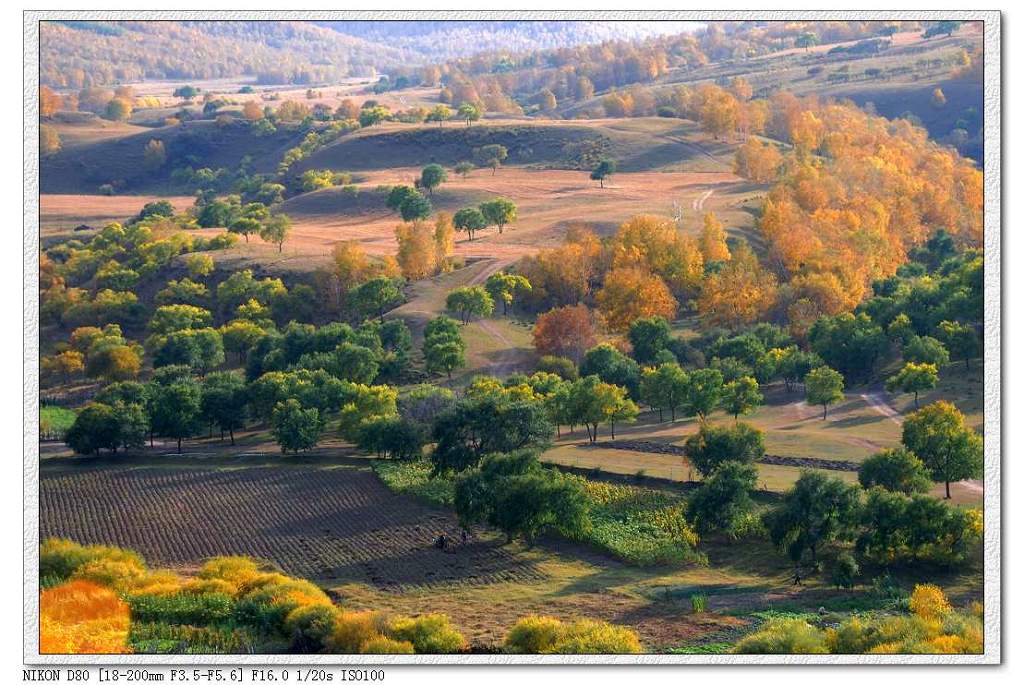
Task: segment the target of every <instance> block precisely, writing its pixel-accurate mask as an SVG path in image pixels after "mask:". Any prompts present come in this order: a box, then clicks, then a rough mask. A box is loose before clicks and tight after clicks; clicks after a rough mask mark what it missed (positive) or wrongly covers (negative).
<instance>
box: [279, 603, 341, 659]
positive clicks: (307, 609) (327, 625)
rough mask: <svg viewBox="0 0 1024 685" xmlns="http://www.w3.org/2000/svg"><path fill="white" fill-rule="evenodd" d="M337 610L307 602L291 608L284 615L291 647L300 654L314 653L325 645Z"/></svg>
mask: <svg viewBox="0 0 1024 685" xmlns="http://www.w3.org/2000/svg"><path fill="white" fill-rule="evenodd" d="M337 618H338V610H337V609H335V608H334V607H329V606H324V605H321V604H307V605H305V606H300V607H297V608H295V609H292V611H291V613H289V614H288V616H287V617H285V620H284V627H285V632H287V633H288V634H289V635H291V640H292V642H291V646H292V649H293V650H294V651H296V652H299V653H300V654H314V653H316V652H319V651H321V650H323V649H324V648H325V647H327V640H328V639H329V638H330V636H331V634H332V633H333V632H334V627H335V621H336V620H337Z"/></svg>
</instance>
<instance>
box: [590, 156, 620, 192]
mask: <svg viewBox="0 0 1024 685" xmlns="http://www.w3.org/2000/svg"><path fill="white" fill-rule="evenodd" d="M615 168H616V165H615V160H614V159H602V160H601V161H600V162H598V163H597V166H596V167H594V170H593V171H591V172H590V180H591V181H600V182H601V187H602V188H604V180H605V179H606V178H608V177H610V176H611V175H612V174H614V173H615Z"/></svg>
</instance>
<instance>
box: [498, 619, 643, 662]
mask: <svg viewBox="0 0 1024 685" xmlns="http://www.w3.org/2000/svg"><path fill="white" fill-rule="evenodd" d="M505 649H506V650H507V651H509V652H511V653H513V654H639V653H641V652H642V651H643V648H642V647H641V646H640V639H639V638H638V637H637V635H636V633H635V632H633V631H632V630H630V629H629V628H625V627H623V626H615V625H612V624H610V623H606V622H604V621H594V620H590V619H582V620H579V621H574V622H573V623H562V622H561V621H559V620H558V619H557V618H552V617H550V616H536V615H531V616H526V617H525V618H521V619H520V620H519V621H518V622H516V624H515V625H514V626H512V629H511V630H510V631H509V632H508V635H506V636H505Z"/></svg>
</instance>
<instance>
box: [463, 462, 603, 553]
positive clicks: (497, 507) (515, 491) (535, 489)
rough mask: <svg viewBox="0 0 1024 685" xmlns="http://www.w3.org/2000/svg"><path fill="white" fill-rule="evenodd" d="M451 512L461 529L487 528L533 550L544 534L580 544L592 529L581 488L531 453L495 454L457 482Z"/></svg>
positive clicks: (587, 506)
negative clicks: (523, 542) (554, 533)
mask: <svg viewBox="0 0 1024 685" xmlns="http://www.w3.org/2000/svg"><path fill="white" fill-rule="evenodd" d="M455 511H456V514H457V515H458V516H459V521H460V523H461V524H462V525H463V526H464V527H468V526H470V525H472V524H474V523H487V524H489V525H491V526H493V527H495V528H497V529H499V530H501V531H502V532H503V533H505V535H506V537H507V539H508V540H509V541H510V542H511V541H512V540H514V539H515V538H517V537H519V536H522V537H523V538H525V539H526V541H527V543H528V544H530V545H532V544H533V542H534V541H535V540H536V539H537V537H538V536H539V535H540V534H541V533H542V532H543V531H544V530H545V529H554V530H558V531H559V533H561V534H562V535H564V536H567V537H569V538H570V539H578V538H579V537H580V536H581V535H582V534H583V533H585V532H586V530H587V529H588V528H589V526H590V520H589V515H588V514H589V504H588V501H587V498H586V494H585V493H584V491H583V489H582V488H581V487H580V486H579V485H578V484H577V483H576V482H575V481H573V480H570V479H569V478H567V477H566V476H563V475H561V474H560V473H558V472H557V471H553V470H548V469H545V468H543V467H542V466H541V465H540V464H539V462H538V461H537V458H536V457H534V456H533V455H532V454H529V453H519V454H511V455H506V454H494V455H491V456H488V457H487V458H486V459H484V461H483V463H481V465H480V468H479V469H475V470H473V471H471V472H469V473H467V474H465V475H463V476H462V477H461V478H460V479H459V480H458V481H457V483H456V488H455Z"/></svg>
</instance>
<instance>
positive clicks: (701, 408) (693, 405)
mask: <svg viewBox="0 0 1024 685" xmlns="http://www.w3.org/2000/svg"><path fill="white" fill-rule="evenodd" d="M723 383H724V379H723V378H722V372H721V371H719V370H718V369H697V370H696V371H693V372H692V373H690V383H689V385H688V386H687V388H686V402H685V406H686V412H687V414H688V415H690V416H696V417H697V418H698V419H700V422H701V423H704V422H705V421H707V418H708V415H709V414H711V412H713V411H714V410H715V409H717V408H718V406H719V404H721V400H722V386H723Z"/></svg>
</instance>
